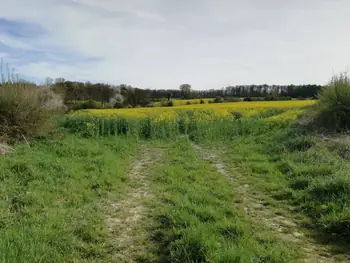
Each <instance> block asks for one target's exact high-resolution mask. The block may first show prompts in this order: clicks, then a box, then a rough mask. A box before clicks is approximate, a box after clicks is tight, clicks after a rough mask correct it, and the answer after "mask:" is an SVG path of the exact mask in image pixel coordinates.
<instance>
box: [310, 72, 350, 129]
mask: <svg viewBox="0 0 350 263" xmlns="http://www.w3.org/2000/svg"><path fill="white" fill-rule="evenodd" d="M318 97H319V102H318V104H317V105H316V107H314V109H313V110H314V112H313V113H312V117H313V118H314V122H313V124H315V125H316V126H319V127H321V128H324V129H327V130H330V131H344V130H349V129H350V79H349V76H348V75H347V73H341V74H339V75H338V76H334V77H333V78H332V80H331V81H330V82H329V84H328V85H327V86H326V87H324V88H323V89H322V90H321V92H320V94H319V96H318Z"/></svg>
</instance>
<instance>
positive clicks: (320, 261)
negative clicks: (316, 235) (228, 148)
mask: <svg viewBox="0 0 350 263" xmlns="http://www.w3.org/2000/svg"><path fill="white" fill-rule="evenodd" d="M192 147H193V149H194V151H195V152H196V153H197V154H198V155H199V156H200V157H201V158H202V159H204V160H206V161H208V162H210V163H211V165H212V166H213V167H214V168H215V169H216V170H217V171H218V172H219V173H220V174H222V175H223V176H224V177H225V178H227V180H228V181H229V182H230V183H231V184H232V185H233V186H234V187H235V191H237V192H238V195H239V196H240V198H241V200H240V205H241V206H242V208H243V210H244V211H245V212H246V213H247V215H248V216H249V217H250V218H251V219H252V223H253V225H254V224H259V225H263V227H264V228H267V229H270V230H271V231H272V232H273V233H274V234H275V236H276V237H278V238H280V239H281V240H284V241H287V242H293V243H296V244H298V246H299V247H300V249H301V250H302V251H301V252H302V253H301V254H302V261H301V262H305V263H335V262H344V263H345V262H350V259H349V258H348V256H346V255H344V257H343V258H342V259H341V260H338V259H337V258H335V257H334V255H332V253H331V252H330V250H329V248H328V247H326V246H325V245H322V244H319V243H317V242H316V241H315V240H313V239H312V238H311V237H309V236H307V235H305V234H304V233H303V228H302V227H301V226H300V225H298V220H297V218H293V215H291V214H290V212H289V211H287V210H286V211H283V212H281V209H280V208H279V209H278V210H277V209H276V208H274V207H273V206H272V205H271V204H269V203H267V202H266V201H265V200H266V195H265V194H264V193H261V192H259V191H258V190H257V189H254V186H253V185H249V184H247V180H246V179H245V178H244V176H243V175H242V174H240V173H239V172H238V171H235V172H234V173H230V172H229V171H228V169H226V167H225V165H224V163H223V162H222V161H221V160H220V158H219V157H218V156H216V155H215V154H214V153H211V152H209V151H207V150H205V149H203V148H202V147H200V146H199V145H196V144H192ZM338 256H339V255H338Z"/></svg>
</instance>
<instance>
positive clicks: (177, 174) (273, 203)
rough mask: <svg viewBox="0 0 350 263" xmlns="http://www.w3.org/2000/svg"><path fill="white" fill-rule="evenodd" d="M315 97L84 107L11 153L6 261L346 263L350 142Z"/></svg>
mask: <svg viewBox="0 0 350 263" xmlns="http://www.w3.org/2000/svg"><path fill="white" fill-rule="evenodd" d="M315 103H316V102H315V101H314V100H300V101H299V100H292V101H271V102H234V103H218V104H192V105H178V106H174V107H156V108H133V109H98V110H97V109H96V110H80V111H76V112H73V113H70V114H68V115H65V116H62V117H60V118H59V119H58V128H57V129H56V131H55V132H53V133H52V134H51V135H50V136H48V137H38V138H37V139H36V140H35V141H33V142H31V147H30V148H29V147H28V146H27V145H26V144H23V145H18V146H17V147H16V149H15V151H14V153H12V154H9V155H7V156H5V157H3V158H2V159H1V161H0V167H1V170H2V171H3V173H2V175H1V182H2V183H1V187H0V193H1V196H5V197H6V198H4V199H3V200H2V201H1V203H0V204H1V205H0V209H1V215H2V217H1V221H0V226H1V231H2V238H1V240H0V254H1V255H2V257H3V258H4V259H5V261H6V262H125V263H129V262H149V263H150V262H179V263H180V262H185V263H194V262H212V263H231V262H242V263H251V262H256V263H258V262H259V263H260V262H271V263H283V262H286V263H287V262H315V263H316V262H349V257H348V254H347V251H346V249H344V247H346V245H347V244H348V242H349V240H350V224H349V221H350V217H349V215H350V213H349V211H350V205H349V203H348V200H349V197H350V196H349V191H348V190H349V189H350V181H349V180H348V179H349V178H348V177H349V175H350V174H349V173H348V165H349V161H350V158H349V156H350V154H349V149H350V148H349V147H348V146H347V145H346V144H344V142H345V141H346V140H341V142H340V140H339V137H334V138H333V137H327V139H324V138H323V137H321V136H319V135H318V134H316V133H315V132H314V131H312V130H310V129H307V128H305V127H303V126H301V125H299V122H300V118H301V117H302V116H304V115H305V114H306V113H307V112H308V111H309V110H310V109H312V108H313V107H314V104H315Z"/></svg>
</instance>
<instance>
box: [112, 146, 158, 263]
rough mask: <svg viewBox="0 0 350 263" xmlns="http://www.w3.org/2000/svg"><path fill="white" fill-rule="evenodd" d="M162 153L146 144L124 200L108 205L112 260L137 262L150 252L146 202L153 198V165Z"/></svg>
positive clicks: (140, 152) (137, 160)
mask: <svg viewBox="0 0 350 263" xmlns="http://www.w3.org/2000/svg"><path fill="white" fill-rule="evenodd" d="M161 158H162V152H161V151H160V150H159V149H150V148H147V147H146V146H145V145H143V146H142V147H141V149H140V151H139V153H138V155H137V156H136V158H135V160H134V162H133V164H132V166H131V169H130V171H129V173H128V178H129V180H130V189H129V191H128V193H127V194H126V195H125V197H124V199H123V200H121V201H120V202H117V203H112V204H110V205H109V209H108V212H107V216H106V223H107V226H108V230H109V234H110V239H111V241H112V244H113V245H112V247H113V251H112V253H111V255H110V258H109V260H110V261H109V262H118V263H131V262H138V260H139V259H140V257H142V254H143V253H147V243H148V234H147V231H146V230H145V225H144V224H145V220H144V219H145V218H146V217H147V216H148V215H149V214H150V211H149V208H148V207H147V205H146V204H145V202H147V201H149V200H151V199H152V198H153V195H152V192H151V190H150V187H149V181H148V175H149V171H150V167H151V166H152V165H153V164H155V163H156V162H159V161H160V160H161Z"/></svg>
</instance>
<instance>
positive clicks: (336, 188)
mask: <svg viewBox="0 0 350 263" xmlns="http://www.w3.org/2000/svg"><path fill="white" fill-rule="evenodd" d="M256 125H257V127H258V126H259V125H260V124H258V122H257V123H256ZM249 131H251V129H249ZM249 131H248V129H246V132H245V133H240V134H239V136H234V137H233V138H232V140H226V141H225V143H222V141H216V142H214V143H213V144H214V145H215V147H216V149H217V150H219V151H218V152H221V153H222V154H221V157H222V160H223V161H224V163H225V164H226V165H228V166H231V167H239V169H240V171H241V172H242V173H243V174H244V175H246V177H247V180H248V181H250V183H252V184H253V185H254V186H255V187H256V188H258V189H261V190H263V191H264V192H267V193H269V194H270V195H272V196H273V197H274V198H275V201H276V202H279V203H282V204H283V203H287V204H290V205H293V206H294V207H295V208H297V210H298V211H299V212H300V214H301V215H305V216H306V217H307V218H310V219H311V221H312V222H313V223H314V224H315V227H314V230H315V229H316V230H317V231H319V233H320V234H322V235H324V236H325V237H326V238H327V239H338V241H339V239H343V240H350V223H349V222H350V213H349V211H350V202H349V200H350V191H349V190H350V173H349V169H348V167H349V159H347V157H346V156H347V154H346V152H347V151H348V150H346V149H348V148H346V147H347V146H346V145H344V144H342V143H341V142H339V141H338V142H337V143H334V142H333V141H332V140H329V141H324V140H322V139H321V138H319V137H317V136H316V135H315V134H311V133H310V132H307V131H304V130H302V129H301V128H297V127H293V126H289V127H283V128H281V127H272V128H269V129H259V133H255V132H249ZM253 131H254V130H253ZM205 144H207V145H208V141H205ZM284 205H286V204H284ZM332 236H333V237H332ZM346 242H347V241H346Z"/></svg>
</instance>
